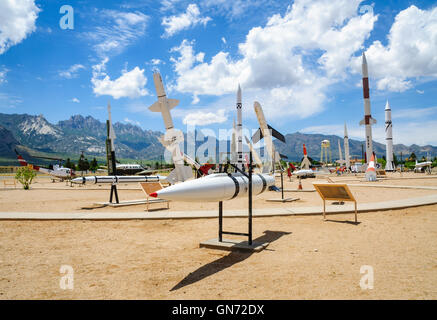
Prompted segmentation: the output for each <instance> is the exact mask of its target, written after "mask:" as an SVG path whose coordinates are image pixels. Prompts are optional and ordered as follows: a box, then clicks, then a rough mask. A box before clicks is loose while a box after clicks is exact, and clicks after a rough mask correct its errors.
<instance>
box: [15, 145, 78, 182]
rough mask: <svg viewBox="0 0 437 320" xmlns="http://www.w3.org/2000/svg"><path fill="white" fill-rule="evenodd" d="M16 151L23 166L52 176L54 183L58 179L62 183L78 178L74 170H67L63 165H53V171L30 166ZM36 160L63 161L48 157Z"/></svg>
mask: <svg viewBox="0 0 437 320" xmlns="http://www.w3.org/2000/svg"><path fill="white" fill-rule="evenodd" d="M14 151H15V153H16V154H17V159H18V161H19V162H20V165H21V166H23V167H30V168H32V169H33V170H35V171H38V172H42V173H45V174H48V175H50V176H52V181H53V182H55V179H56V178H57V179H60V180H61V181H64V180H70V179H71V178H73V177H75V176H76V173H75V172H74V170H73V169H70V168H65V167H63V166H61V165H57V164H55V165H53V169H52V168H44V167H41V166H37V165H33V164H29V163H27V161H26V160H24V159H23V157H22V156H21V155H20V154H19V153H18V152H17V150H14ZM34 158H41V159H52V160H62V159H58V158H48V157H34Z"/></svg>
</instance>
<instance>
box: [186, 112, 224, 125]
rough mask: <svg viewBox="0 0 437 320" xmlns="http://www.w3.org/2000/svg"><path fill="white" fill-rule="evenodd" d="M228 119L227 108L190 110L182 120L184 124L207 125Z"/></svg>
mask: <svg viewBox="0 0 437 320" xmlns="http://www.w3.org/2000/svg"><path fill="white" fill-rule="evenodd" d="M226 120H228V118H227V116H226V111H225V109H220V110H217V111H216V112H205V111H202V110H199V111H194V112H190V113H189V114H187V115H186V116H185V117H184V119H183V120H182V122H183V124H186V125H192V126H206V125H210V124H214V123H223V122H226Z"/></svg>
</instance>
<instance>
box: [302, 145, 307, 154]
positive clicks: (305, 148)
mask: <svg viewBox="0 0 437 320" xmlns="http://www.w3.org/2000/svg"><path fill="white" fill-rule="evenodd" d="M303 154H304V155H305V156H306V155H307V147H305V143H304V144H303Z"/></svg>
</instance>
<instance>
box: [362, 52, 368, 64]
mask: <svg viewBox="0 0 437 320" xmlns="http://www.w3.org/2000/svg"><path fill="white" fill-rule="evenodd" d="M363 64H367V59H366V53H364V52H363Z"/></svg>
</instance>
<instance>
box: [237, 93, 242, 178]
mask: <svg viewBox="0 0 437 320" xmlns="http://www.w3.org/2000/svg"><path fill="white" fill-rule="evenodd" d="M242 107H243V103H242V99H241V87H240V85H238V91H237V167H238V169H240V170H243V169H244V164H243V117H242V110H241V109H242Z"/></svg>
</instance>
